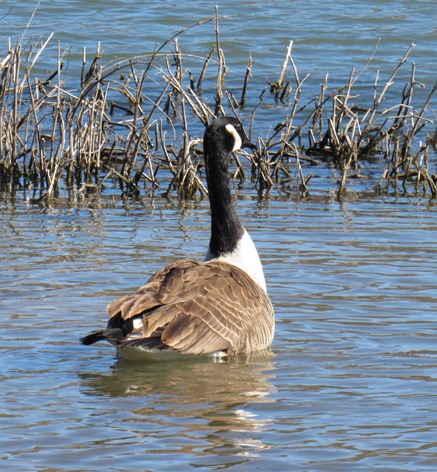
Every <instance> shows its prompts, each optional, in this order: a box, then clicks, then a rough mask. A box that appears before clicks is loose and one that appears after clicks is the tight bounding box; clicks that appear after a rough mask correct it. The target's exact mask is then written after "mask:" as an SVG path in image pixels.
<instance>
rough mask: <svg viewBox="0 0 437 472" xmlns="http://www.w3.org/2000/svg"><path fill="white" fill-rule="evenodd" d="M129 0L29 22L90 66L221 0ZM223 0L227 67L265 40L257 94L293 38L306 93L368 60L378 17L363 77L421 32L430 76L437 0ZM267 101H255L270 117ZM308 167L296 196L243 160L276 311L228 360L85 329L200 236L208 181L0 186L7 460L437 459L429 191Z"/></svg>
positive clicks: (420, 467) (0, 443)
mask: <svg viewBox="0 0 437 472" xmlns="http://www.w3.org/2000/svg"><path fill="white" fill-rule="evenodd" d="M35 3H36V2H33V1H20V2H18V1H5V2H3V3H2V4H1V5H0V17H1V16H2V15H4V14H6V16H5V17H4V18H2V19H1V20H0V21H1V23H0V24H1V26H2V28H1V29H0V40H2V41H6V38H7V37H8V36H11V37H12V38H13V39H14V38H18V37H20V36H21V35H22V32H23V28H25V26H26V24H27V22H28V20H29V17H30V15H31V13H32V11H33V9H34V6H35ZM132 5H133V3H132V2H123V1H115V0H113V1H105V2H102V1H92V2H89V1H84V0H76V1H74V2H65V1H61V0H58V1H51V2H46V1H42V2H41V4H40V7H39V10H38V13H37V14H36V15H35V18H34V20H33V21H32V23H31V25H30V26H29V30H28V32H27V33H26V38H30V37H32V35H41V36H42V37H48V35H49V34H50V32H52V31H54V32H55V37H54V40H55V43H54V48H52V49H50V48H48V49H47V52H46V53H45V54H44V55H43V56H42V60H41V62H40V63H39V65H38V67H40V68H41V69H42V70H44V68H47V69H48V70H50V64H51V63H53V61H56V54H57V53H56V50H57V46H56V40H58V39H60V40H61V41H62V44H63V45H64V47H66V48H68V54H69V56H68V57H69V63H68V67H69V71H71V73H72V74H79V72H80V70H79V69H78V67H79V63H80V59H81V54H82V53H81V50H82V49H81V48H82V47H83V46H84V45H85V46H87V47H88V48H89V50H92V51H94V49H95V47H96V43H97V41H102V49H103V53H104V59H105V60H108V61H110V60H112V59H114V57H115V56H116V55H117V57H129V56H134V55H138V54H143V53H145V52H150V51H151V50H153V48H154V46H155V44H161V43H162V42H163V41H164V40H165V39H167V38H168V37H169V36H170V35H171V34H173V33H174V32H176V31H178V30H179V29H180V28H181V27H186V26H189V25H192V24H193V23H194V22H196V21H198V20H199V19H201V18H205V17H208V16H212V14H213V11H212V7H211V5H209V4H207V2H192V3H190V8H189V9H188V8H187V7H186V6H185V5H186V4H183V3H181V2H151V3H149V2H148V3H147V4H145V5H136V4H135V6H136V8H138V9H139V10H136V9H134V8H133V7H132ZM220 12H221V14H223V15H230V17H229V18H228V19H226V20H223V21H222V23H221V27H220V30H221V35H222V42H223V43H222V44H223V47H224V48H225V54H226V57H227V62H228V65H229V66H232V70H233V71H235V73H234V74H230V75H229V77H228V81H229V84H230V86H231V87H232V86H233V84H237V85H238V86H240V84H241V80H242V77H243V76H244V67H245V64H246V62H247V57H248V54H249V51H251V50H252V51H253V57H254V64H255V68H254V77H253V83H254V87H253V90H254V93H253V94H252V95H251V96H250V100H251V104H252V105H253V104H256V103H257V100H258V96H259V90H262V88H263V87H265V86H266V83H267V80H268V79H269V80H273V81H274V80H276V79H277V75H278V73H279V70H280V67H281V65H282V61H283V58H284V55H285V51H286V48H287V45H288V43H289V41H290V39H292V40H294V49H293V50H294V51H295V60H296V62H297V65H298V67H299V70H300V71H301V76H302V77H303V76H304V75H305V74H306V73H311V76H310V77H309V78H308V80H307V82H306V83H307V84H308V94H309V96H313V94H314V92H315V91H316V90H318V88H319V84H320V82H321V81H323V79H324V77H325V74H326V72H329V73H330V76H331V77H332V80H333V82H339V83H342V82H344V81H345V80H347V77H348V74H349V72H350V69H351V67H353V66H357V67H362V66H364V65H365V64H366V62H367V60H368V58H369V57H370V55H371V54H372V51H373V49H374V47H375V45H376V43H377V41H378V38H381V44H380V46H379V49H378V51H377V54H376V55H375V59H374V62H372V64H371V66H370V68H369V72H368V74H367V73H365V74H363V76H362V84H361V86H362V87H363V91H366V93H369V94H370V96H371V95H372V93H373V90H372V88H369V85H370V84H373V82H374V80H375V73H376V70H377V69H379V68H381V70H382V72H383V74H385V75H384V77H387V74H389V72H391V70H392V69H393V67H394V66H395V65H396V64H397V61H398V60H399V58H400V57H401V56H402V54H403V52H404V51H405V50H406V48H407V47H408V44H409V43H410V42H411V41H414V42H415V43H417V47H416V48H415V50H414V55H413V57H412V61H413V60H414V61H416V62H417V67H418V69H417V70H418V74H419V75H418V76H417V78H418V80H420V81H421V82H423V83H425V84H426V85H427V87H428V88H427V89H425V90H428V89H429V86H430V85H431V84H433V83H434V82H435V78H436V75H437V69H436V67H437V62H436V61H435V60H434V59H435V44H436V41H437V29H436V26H435V25H436V21H435V20H436V15H437V13H436V9H435V2H434V1H414V2H411V1H406V0H405V1H388V0H387V1H379V0H378V1H377V0H373V1H371V2H353V4H352V3H351V2H328V1H322V2H320V1H318V2H315V1H312V0H310V1H306V2H303V1H301V0H297V1H294V2H255V1H247V2H240V4H239V5H238V6H236V5H235V2H232V3H231V2H227V1H226V2H222V3H221V4H220ZM260 19H261V20H262V22H261V20H260ZM71 25H74V28H72V27H71ZM214 40H215V37H214V31H213V29H212V28H211V25H205V26H199V27H196V28H193V29H192V30H190V31H188V32H187V33H186V34H184V35H183V37H181V39H180V41H181V45H182V46H183V47H184V48H186V49H187V50H189V51H190V52H192V53H193V54H199V55H202V56H205V55H206V54H207V52H208V51H209V48H210V47H211V45H212V44H213V43H214ZM6 50H7V43H6V42H2V43H1V44H0V57H4V56H5V54H6ZM433 58H434V59H433ZM51 61H52V62H51ZM419 71H420V73H419ZM408 75H409V69H408V68H407V69H406V71H405V73H403V74H401V75H400V78H399V83H400V87H401V88H402V86H403V83H404V81H406V80H407V78H408ZM255 91H256V93H255ZM417 93H421V89H418V91H417ZM424 93H425V92H424ZM248 108H249V109H250V107H248ZM278 108H279V110H278V113H280V114H281V113H283V111H284V110H282V109H281V107H278ZM272 113H274V111H273V109H272V108H267V107H266V108H265V109H263V110H260V112H259V115H257V127H259V130H260V133H262V134H263V135H265V134H266V133H267V132H268V129H269V127H270V126H273V125H274V124H276V121H274V119H273V118H272V115H271V114H272ZM312 172H313V173H314V174H315V176H314V178H313V179H312V181H311V186H310V194H309V197H307V198H305V199H299V198H298V196H297V195H294V194H284V195H282V196H278V195H277V194H275V195H273V196H272V197H271V198H264V199H260V198H259V197H258V196H257V194H256V192H255V191H253V190H252V187H251V184H250V183H249V182H246V183H245V185H244V186H243V188H242V189H239V190H238V211H239V214H240V215H241V217H242V219H243V221H244V223H245V226H246V227H247V229H248V230H249V232H250V233H251V234H252V237H253V239H254V240H255V242H256V244H257V247H258V250H259V252H260V254H261V257H262V260H263V264H264V268H265V275H266V279H267V283H268V290H269V294H270V296H271V298H272V301H273V304H274V307H275V312H276V319H277V330H276V336H275V340H274V344H273V350H272V356H266V357H257V356H255V357H254V358H249V359H231V360H229V362H227V363H214V362H211V361H210V360H205V359H183V360H177V361H174V360H173V361H166V362H160V363H158V362H153V363H147V364H139V363H129V362H123V361H120V360H117V359H116V357H115V352H114V349H113V347H112V346H110V345H105V344H99V345H96V346H93V347H85V346H82V345H80V344H79V342H78V340H79V338H80V337H81V336H82V335H84V334H86V333H87V332H88V331H90V330H92V329H96V328H99V327H101V326H102V325H104V323H105V322H106V314H105V307H106V304H107V303H108V302H109V301H111V300H112V299H113V298H115V297H116V296H119V295H122V294H126V293H128V292H129V291H131V290H134V289H136V288H137V287H138V286H139V285H141V284H142V283H143V282H144V281H145V279H146V278H147V277H148V276H149V275H151V274H152V273H153V272H154V271H155V270H157V269H159V268H160V267H162V266H163V265H164V264H166V263H168V262H170V261H173V260H177V259H180V258H184V257H193V258H196V259H202V258H203V255H204V253H205V251H206V246H207V239H208V235H209V216H208V205H207V202H206V201H203V200H199V201H192V202H180V201H178V200H177V199H174V200H166V199H164V198H163V197H162V196H161V195H160V192H159V191H157V192H156V194H155V195H153V194H151V195H149V194H146V193H143V194H142V195H140V197H139V198H138V199H133V198H129V197H125V196H124V197H122V196H120V195H119V193H118V192H117V190H114V189H111V188H106V189H105V190H104V191H103V193H102V195H97V194H96V195H92V194H91V195H84V194H83V193H77V194H73V195H71V196H70V197H67V196H66V195H62V196H61V197H60V198H59V199H53V200H51V201H49V202H41V204H37V203H32V200H31V199H29V196H32V195H28V194H25V193H23V192H17V193H16V194H14V195H10V194H1V195H0V205H1V206H0V254H1V255H2V271H1V272H0V283H1V291H0V310H1V314H2V316H1V320H0V369H1V376H0V383H1V392H2V395H1V397H0V418H1V425H2V426H1V427H2V434H1V437H0V468H1V470H11V471H18V470H19V471H26V470H53V471H58V470H59V471H61V470H62V471H64V470H104V469H108V470H153V471H166V470H168V471H170V470H172V471H174V470H194V469H197V470H199V469H201V470H219V469H227V470H232V471H233V470H235V471H252V470H271V471H284V470H299V471H301V470H302V471H304V470H305V471H306V470H308V471H319V470H320V471H333V472H334V471H335V472H337V471H348V472H349V471H354V470H363V471H368V470H381V471H384V472H387V471H408V472H410V471H412V470H414V471H425V470H429V471H435V470H436V469H437V440H436V437H437V436H436V431H437V393H436V392H437V374H436V373H437V349H436V342H435V340H436V335H437V325H436V314H437V297H436V289H437V282H436V280H437V277H436V273H437V269H436V261H437V244H436V234H437V232H436V231H437V220H436V211H437V209H436V208H437V207H436V205H435V202H433V201H431V202H428V201H426V200H422V199H420V198H407V197H399V196H398V197H396V196H394V195H389V196H387V197H385V198H383V197H381V196H375V195H374V194H373V193H371V194H370V193H369V194H365V193H364V192H363V191H362V190H363V189H362V187H361V183H360V182H359V181H357V182H353V181H351V182H349V183H348V192H347V194H346V198H345V199H344V200H343V201H342V202H338V201H337V200H336V199H335V195H334V196H332V195H331V190H330V189H331V188H333V187H335V186H336V184H333V182H334V183H335V182H336V179H337V178H338V176H336V175H335V173H334V172H333V171H332V170H329V169H326V168H325V167H324V166H323V168H322V167H320V168H313V169H312ZM379 176H380V172H379V171H378V172H376V171H375V182H377V179H378V178H379ZM235 190H237V189H235ZM334 193H335V192H334Z"/></svg>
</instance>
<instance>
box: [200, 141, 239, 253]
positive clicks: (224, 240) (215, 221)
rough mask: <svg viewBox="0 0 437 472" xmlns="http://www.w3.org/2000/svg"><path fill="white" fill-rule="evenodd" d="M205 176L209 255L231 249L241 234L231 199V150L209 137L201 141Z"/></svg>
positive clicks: (236, 243) (226, 251) (224, 144)
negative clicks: (209, 220)
mask: <svg viewBox="0 0 437 472" xmlns="http://www.w3.org/2000/svg"><path fill="white" fill-rule="evenodd" d="M204 149H205V163H206V178H207V183H208V195H209V202H210V206H211V239H210V242H209V253H210V255H211V256H212V257H219V256H220V255H222V254H226V253H230V252H232V251H233V250H234V249H235V248H236V246H237V245H238V242H239V241H240V239H241V237H242V236H243V233H244V228H243V225H242V224H241V222H240V219H239V218H238V215H237V213H236V210H235V206H234V202H233V201H232V195H231V187H230V183H229V164H230V151H228V150H227V149H226V143H225V142H224V141H223V142H221V141H220V140H218V139H217V136H215V139H210V137H209V136H208V135H207V134H206V135H205V140H204Z"/></svg>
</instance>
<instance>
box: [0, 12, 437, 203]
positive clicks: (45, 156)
mask: <svg viewBox="0 0 437 472" xmlns="http://www.w3.org/2000/svg"><path fill="white" fill-rule="evenodd" d="M219 19H220V18H219V14H218V8H216V9H215V15H214V17H212V18H209V19H207V20H205V21H202V22H198V23H196V24H195V25H193V26H192V27H194V26H197V25H199V24H204V23H206V22H212V23H213V24H214V33H215V45H214V47H213V48H212V50H210V52H209V53H208V55H207V56H206V58H203V59H201V58H195V57H194V56H190V55H184V54H183V52H182V50H181V48H180V46H179V42H178V38H179V36H180V35H181V34H182V33H183V32H184V31H186V30H188V29H190V28H191V27H189V28H186V29H185V30H182V31H180V32H178V33H176V34H175V35H173V36H172V37H171V38H169V39H168V40H166V41H165V42H164V43H163V44H162V45H161V46H160V47H158V48H157V49H156V50H155V51H154V52H153V53H152V54H151V55H150V56H148V57H147V58H145V59H144V58H131V59H127V60H123V61H118V62H110V63H108V64H106V65H103V66H101V65H100V62H101V51H100V45H98V46H97V51H96V53H95V55H94V57H93V59H92V61H91V63H90V66H89V67H88V63H87V52H86V49H84V56H83V61H82V73H81V87H80V89H79V91H78V93H73V92H71V91H69V90H68V88H67V87H66V85H65V84H64V82H63V80H62V79H61V71H62V70H63V59H64V57H63V56H64V54H63V53H62V50H61V47H60V44H59V43H58V63H57V68H56V69H55V70H53V71H52V72H51V73H50V74H49V75H48V77H47V78H39V77H35V73H34V70H35V66H36V64H37V63H38V61H40V60H41V59H42V55H43V52H44V51H45V50H46V49H47V47H48V45H49V43H50V40H51V39H52V37H51V36H50V37H49V38H47V39H46V40H45V41H42V42H41V44H40V45H39V47H37V46H30V47H28V48H27V49H26V48H22V47H21V46H20V45H18V46H16V47H14V48H13V47H11V46H10V47H9V50H8V55H7V56H6V57H5V58H4V59H1V60H0V183H1V184H2V185H6V186H9V188H13V186H23V185H24V186H27V187H29V188H30V187H33V188H35V189H36V188H38V189H40V191H41V192H45V194H46V195H47V196H53V195H56V193H57V192H58V190H59V188H60V184H61V182H62V179H65V183H66V185H67V188H71V187H72V186H73V185H77V186H78V188H79V189H82V191H83V190H84V189H87V188H93V189H98V188H100V186H101V184H102V183H103V182H105V181H107V180H108V179H109V178H112V179H114V180H116V181H118V183H119V186H120V188H121V189H122V190H123V191H128V192H138V191H140V188H141V182H144V185H152V186H153V187H157V186H159V185H160V182H159V181H158V178H157V173H158V170H159V169H166V170H168V172H169V173H170V174H171V176H172V181H171V183H170V186H169V189H168V192H170V191H176V192H177V193H178V194H179V195H180V196H181V197H189V198H191V197H192V196H193V195H194V194H195V193H200V194H201V195H204V194H205V192H206V190H205V188H204V187H203V185H202V182H201V180H200V168H201V166H200V164H199V161H198V156H199V155H200V154H201V151H200V149H199V144H200V140H199V139H198V136H199V135H202V134H203V127H202V126H201V125H202V124H203V125H206V124H207V123H208V122H209V121H210V120H211V117H212V116H215V115H218V114H229V113H232V114H234V115H237V114H238V113H239V112H241V110H242V109H243V107H247V102H248V98H247V97H248V96H249V85H252V82H250V81H249V79H250V78H251V75H252V55H250V56H249V61H248V65H247V68H246V74H245V77H244V81H243V83H242V89H241V95H239V96H240V97H241V98H240V100H239V101H238V100H237V99H236V97H235V95H234V94H233V93H230V92H226V90H225V88H224V87H225V77H226V74H227V73H228V71H227V68H226V60H225V54H224V51H223V50H222V48H221V37H220V29H219ZM170 43H173V44H174V46H175V48H174V50H173V51H171V52H165V51H164V48H165V46H167V45H168V44H170ZM292 46H293V43H292V42H290V43H289V45H288V48H287V52H286V56H285V60H284V62H283V64H282V68H281V70H280V74H279V78H278V81H277V82H276V83H275V84H273V85H272V87H271V93H272V96H273V99H274V100H275V101H276V103H277V104H278V103H279V104H280V103H281V102H284V103H285V102H287V104H288V103H289V104H290V108H289V110H288V112H287V113H286V115H285V116H284V119H283V120H282V121H281V122H280V123H278V125H277V126H276V127H275V129H274V130H273V132H272V133H271V134H270V136H269V137H268V138H266V139H263V138H261V137H258V139H257V143H258V146H257V149H256V151H255V152H254V153H243V155H244V157H245V158H247V160H248V161H249V165H250V166H251V167H252V179H253V181H254V182H255V185H256V186H257V188H258V190H260V191H270V190H271V189H272V188H273V187H274V186H275V185H278V184H279V185H281V182H282V180H283V178H284V179H285V180H286V181H287V182H291V178H292V171H290V169H289V161H294V162H295V169H296V173H297V175H298V184H297V186H296V188H297V189H298V190H299V191H300V193H301V195H305V194H307V193H308V192H309V190H310V189H309V186H308V182H309V180H310V178H311V173H308V175H307V176H306V177H305V166H306V165H312V164H320V162H321V161H322V160H327V161H328V162H329V164H330V165H334V166H335V167H337V168H338V169H339V171H340V181H339V187H338V191H337V195H338V198H341V197H342V196H343V195H344V194H345V192H346V187H347V181H348V178H349V176H350V175H352V174H353V175H358V174H359V170H360V168H361V163H362V162H363V161H364V160H367V159H369V158H374V157H379V156H383V157H385V159H386V167H385V169H384V170H383V173H382V176H381V179H380V184H379V189H380V191H382V190H384V189H383V186H384V185H385V191H389V187H390V186H392V187H393V188H394V189H395V192H396V191H398V182H399V184H401V185H402V186H403V188H404V191H408V188H409V187H411V186H413V187H414V191H415V192H416V193H418V192H430V193H431V195H433V196H435V194H436V180H437V179H436V176H435V175H433V174H432V172H431V171H430V165H432V159H430V156H429V153H430V152H432V151H433V147H437V146H436V145H435V142H437V132H436V133H435V134H434V137H432V136H430V137H429V138H427V139H422V138H421V136H423V134H424V132H425V127H426V126H429V125H430V124H431V122H430V119H429V118H428V116H427V112H428V110H429V109H430V108H431V101H432V99H433V98H434V95H435V91H436V88H437V84H436V85H435V86H434V88H433V89H432V90H431V92H430V93H429V95H428V97H427V99H426V100H425V102H424V104H423V105H422V106H421V107H419V111H418V112H416V111H415V107H414V105H413V91H414V89H415V88H416V87H417V86H419V87H420V86H422V84H420V83H419V82H417V80H416V66H415V65H414V64H413V66H412V68H411V74H410V83H409V84H407V85H406V86H405V87H404V89H403V91H402V96H401V100H400V102H399V104H397V105H395V106H391V107H389V108H385V109H383V107H382V105H383V102H384V100H385V98H386V95H387V92H388V90H389V89H390V88H391V87H392V85H393V83H394V79H395V77H396V75H397V73H398V71H399V70H400V68H401V67H402V66H403V65H404V63H405V62H406V60H407V58H408V56H409V54H410V52H411V50H412V48H413V47H414V45H411V46H410V48H409V49H408V50H407V52H406V53H405V54H404V56H403V57H402V59H401V61H400V62H399V63H398V65H397V66H396V67H395V68H394V70H393V72H392V73H391V75H390V76H389V79H388V81H387V82H386V83H385V84H384V85H383V86H382V87H380V85H379V82H380V80H381V78H380V76H379V74H377V76H376V79H375V84H374V92H373V104H372V106H370V107H368V108H366V109H362V108H360V107H358V106H357V105H355V103H354V101H355V100H356V99H357V98H358V95H357V94H356V93H354V89H355V85H356V82H357V80H358V77H359V76H360V74H361V73H362V71H360V72H358V73H356V72H355V70H354V69H353V70H352V72H351V74H350V76H349V78H348V81H347V82H346V84H345V85H344V87H343V88H342V89H340V90H332V91H329V90H328V76H327V75H326V77H325V81H324V83H323V84H322V86H321V90H320V94H319V95H318V96H316V97H314V98H310V99H307V100H306V101H303V99H302V97H303V89H304V85H305V81H306V77H305V78H303V79H301V78H300V76H299V73H298V68H297V66H296V64H295V62H294V60H293V57H292ZM213 54H215V55H216V59H214V60H213V59H212V58H213ZM169 58H171V59H173V63H171V64H170V60H169ZM193 59H195V60H199V59H200V60H201V61H202V62H201V63H200V66H199V70H200V73H199V78H198V80H197V85H196V80H195V77H194V73H193V72H192V71H191V70H190V69H191V67H186V65H185V64H186V63H187V62H188V61H189V60H193ZM211 62H215V63H216V64H217V73H216V74H212V78H211V77H208V76H209V75H210V69H211V68H210V67H209V65H210V64H211ZM369 62H370V60H369ZM289 67H290V68H291V70H292V77H291V79H287V77H286V74H287V70H288V68H289ZM363 70H364V69H363ZM119 72H123V75H124V77H122V78H120V79H118V78H116V75H117V74H118V73H119ZM152 72H154V73H159V74H160V75H161V80H162V82H159V80H157V79H156V78H155V77H156V74H155V75H154V76H152ZM64 80H65V79H64ZM206 81H209V84H211V82H212V83H214V86H213V87H211V85H210V89H214V91H213V95H214V96H213V97H212V98H213V100H214V101H213V103H214V105H213V106H212V107H211V108H213V109H211V108H210V106H209V105H208V98H211V97H208V96H206V97H204V96H203V94H202V93H200V89H201V88H202V86H203V85H204V84H205V82H206ZM249 82H250V83H249ZM149 83H152V84H153V89H150V87H149ZM291 84H293V89H294V95H293V97H292V99H291V100H290V93H291V90H292V87H291ZM158 87H161V88H160V89H159V90H158V93H157V92H156V90H157V88H158ZM150 90H151V91H152V93H153V94H154V95H156V94H157V98H150V96H149V95H148V93H150ZM252 95H253V94H252ZM225 97H227V100H224V98H225ZM263 101H264V91H263V92H262V93H261V94H260V98H259V101H258V103H257V104H256V105H255V106H254V108H253V110H248V112H247V113H246V115H248V116H250V125H249V126H250V127H249V130H250V132H249V134H250V136H252V133H253V123H254V119H255V115H256V112H257V110H258V109H259V107H260V106H262V105H263ZM302 102H303V104H302ZM329 105H330V106H331V111H330V113H329V115H328V116H325V115H326V114H327V109H328V106H329ZM310 107H312V110H310ZM431 109H432V108H431ZM193 119H194V120H195V121H196V122H197V124H196V125H193ZM169 127H170V129H171V130H172V132H173V135H174V137H173V139H170V138H169V137H168V134H167V131H165V129H166V128H167V129H168V128H169ZM150 133H152V134H153V136H154V139H152V138H151V137H150ZM303 135H305V136H308V139H309V145H308V146H305V145H304V144H303V142H302V136H303ZM179 137H181V138H182V139H180V138H179ZM421 139H422V141H423V144H422V143H421V144H420V145H419V146H418V145H417V142H418V141H420V140H421ZM319 156H320V158H319ZM236 163H237V171H236V172H235V174H234V178H239V179H240V180H244V179H245V178H246V175H247V174H246V171H245V164H244V162H242V161H240V159H239V158H238V156H237V157H236ZM411 182H413V185H411Z"/></svg>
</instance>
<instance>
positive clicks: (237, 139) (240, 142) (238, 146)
mask: <svg viewBox="0 0 437 472" xmlns="http://www.w3.org/2000/svg"><path fill="white" fill-rule="evenodd" d="M226 131H227V132H228V133H229V134H230V135H231V136H232V137H233V138H234V147H233V148H232V152H234V151H238V150H239V149H241V146H242V145H243V140H242V139H241V136H240V135H239V134H238V131H237V130H236V129H235V126H233V125H231V124H230V123H228V124H227V125H226Z"/></svg>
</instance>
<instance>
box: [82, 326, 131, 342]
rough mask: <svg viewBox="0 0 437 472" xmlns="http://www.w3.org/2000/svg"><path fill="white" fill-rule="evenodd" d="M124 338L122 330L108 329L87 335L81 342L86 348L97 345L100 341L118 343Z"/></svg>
mask: <svg viewBox="0 0 437 472" xmlns="http://www.w3.org/2000/svg"><path fill="white" fill-rule="evenodd" d="M122 338H123V331H122V329H121V328H108V329H101V330H99V331H93V332H92V333H90V334H87V335H86V336H84V337H83V338H80V342H81V343H82V344H84V345H85V346H90V345H91V344H94V343H97V342H99V341H109V342H112V343H114V342H117V341H119V340H120V339H122Z"/></svg>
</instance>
